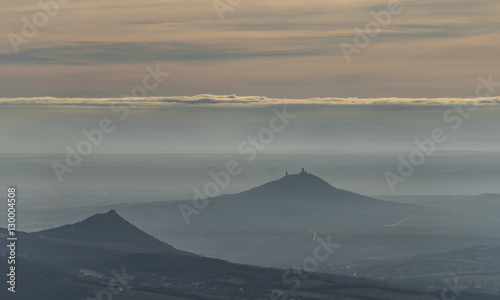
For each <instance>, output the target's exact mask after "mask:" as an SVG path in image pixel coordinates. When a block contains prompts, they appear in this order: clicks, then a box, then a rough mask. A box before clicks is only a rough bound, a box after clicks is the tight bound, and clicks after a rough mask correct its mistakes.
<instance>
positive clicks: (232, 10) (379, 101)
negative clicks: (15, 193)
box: [0, 0, 500, 195]
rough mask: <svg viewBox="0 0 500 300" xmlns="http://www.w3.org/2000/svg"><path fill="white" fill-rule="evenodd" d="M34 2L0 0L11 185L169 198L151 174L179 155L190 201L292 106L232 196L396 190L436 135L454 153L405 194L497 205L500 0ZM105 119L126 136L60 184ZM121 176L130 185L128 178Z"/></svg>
mask: <svg viewBox="0 0 500 300" xmlns="http://www.w3.org/2000/svg"><path fill="white" fill-rule="evenodd" d="M40 3H42V4H40ZM40 3H39V2H38V1H34V0H29V1H17V2H16V1H14V2H13V1H6V0H0V4H2V6H1V7H2V8H1V9H0V28H1V31H2V33H1V34H2V35H3V37H4V38H2V39H0V140H2V141H4V142H2V145H1V146H0V158H1V162H0V164H2V169H3V170H10V171H9V172H8V174H7V173H5V172H4V174H3V175H2V174H0V178H1V179H2V181H5V180H7V181H8V180H10V179H12V178H14V179H15V180H16V181H18V182H21V183H23V184H24V185H26V186H31V187H37V188H42V187H50V188H65V187H79V186H81V185H82V184H84V183H87V184H88V185H89V187H92V186H95V187H102V186H101V185H102V182H100V180H101V177H100V175H99V176H96V174H108V173H107V172H112V175H110V176H111V177H112V178H113V179H109V181H106V185H108V184H109V185H110V186H113V187H116V188H120V187H123V185H125V186H126V187H129V186H133V182H134V181H135V180H139V181H140V182H141V183H142V184H141V186H143V187H144V186H147V187H150V188H160V189H161V188H164V187H165V183H164V182H163V181H161V180H159V179H158V178H157V177H156V176H167V177H169V176H170V177H169V178H177V177H176V175H177V174H178V173H176V172H177V171H179V169H178V167H177V165H175V167H173V169H169V168H171V167H172V166H171V165H168V164H164V165H162V163H163V162H164V160H165V159H167V158H166V157H172V159H174V161H175V162H176V163H185V162H186V161H188V162H190V163H192V164H195V165H196V164H197V165H198V167H194V166H193V167H187V166H186V169H185V170H184V171H182V172H183V174H185V176H180V177H178V179H177V180H178V181H179V182H176V183H175V184H174V185H173V186H177V187H180V186H181V185H182V184H184V185H186V187H185V188H182V189H181V190H177V191H175V192H176V193H177V194H183V195H184V194H186V193H189V190H190V188H189V186H190V184H187V183H186V180H189V179H191V180H197V181H199V182H203V180H206V178H205V177H206V173H207V172H206V170H211V169H220V168H223V165H224V162H225V161H226V160H227V159H226V158H225V157H226V156H227V157H235V159H240V160H243V161H244V159H245V156H242V155H241V153H239V152H240V151H238V146H239V145H240V143H242V142H245V141H247V139H248V138H249V137H251V136H255V135H256V134H258V133H259V132H260V131H261V130H263V129H264V128H267V127H269V122H270V120H272V118H274V117H276V113H275V112H274V111H273V109H278V110H279V111H282V110H283V109H285V107H287V108H286V109H288V110H289V111H290V112H291V113H292V114H294V115H296V118H294V119H293V120H291V122H290V124H289V126H287V127H286V130H284V131H283V132H280V133H279V134H276V135H275V136H274V139H273V141H272V143H270V144H269V145H267V146H266V148H265V149H263V150H262V151H261V152H260V153H259V154H260V155H259V157H258V158H257V159H256V162H255V165H253V166H251V167H250V166H249V167H248V168H247V170H249V172H250V170H252V172H253V173H252V174H253V175H251V176H250V175H248V176H249V177H244V176H243V177H241V178H242V179H240V180H241V181H239V182H240V183H239V184H236V185H234V186H232V187H231V191H234V192H236V191H240V190H242V189H244V188H249V187H251V186H254V185H257V184H259V183H263V181H265V180H272V179H275V178H276V176H277V174H282V173H283V171H284V170H285V169H290V170H292V169H297V170H298V169H299V168H301V167H306V168H308V169H310V168H309V167H312V170H311V172H313V173H314V171H316V172H318V173H319V175H323V176H324V177H325V179H327V180H328V179H331V178H335V180H336V182H337V183H339V184H340V187H344V188H346V189H351V190H355V191H359V192H362V193H365V194H370V195H383V194H390V191H389V190H388V186H387V184H386V182H385V180H384V177H383V174H384V172H385V171H391V172H397V168H398V163H399V161H398V156H399V155H404V156H408V155H409V153H411V151H413V150H415V147H416V146H415V140H423V139H427V138H432V132H433V130H436V129H443V130H444V132H445V133H446V135H447V136H448V137H449V138H448V139H447V141H446V142H445V143H443V144H440V145H439V147H438V149H437V151H436V153H435V154H433V155H432V157H430V158H429V159H428V160H427V163H426V164H424V166H423V167H422V168H419V170H418V171H417V173H416V175H415V177H412V178H414V179H413V181H412V182H414V183H413V184H412V183H408V184H405V185H404V186H403V187H401V189H399V190H398V192H401V193H402V194H422V193H424V194H425V193H436V194H446V193H449V192H457V193H462V194H479V193H481V192H483V191H484V192H500V191H499V190H498V188H497V182H498V179H499V178H500V174H499V173H498V171H497V170H498V169H499V168H498V166H497V163H496V162H497V161H499V160H498V157H497V153H498V152H499V151H500V122H498V116H499V115H500V73H499V72H498V70H499V69H500V68H499V67H500V60H499V59H498V57H499V56H498V49H499V46H500V19H499V18H498V16H499V13H500V2H498V1H497V0H495V1H493V0H491V1H490V0H477V1H470V0H432V1H431V0H422V1H417V0H413V1H401V2H398V1H379V0H349V1H347V0H337V1H331V0H329V1H327V0H314V1H298V0H272V1H269V0H266V1H263V0H245V1H227V0H220V1H219V0H216V1H213V0H199V1H194V0H162V1H159V0H144V1H140V2H137V1H130V0H123V1H119V2H116V1H97V0H78V1H77V0H73V1H68V0H57V2H56V0H44V1H41V2H40ZM44 3H45V4H46V7H45V10H44V8H43V7H42V6H43V4H44ZM55 3H57V6H54V4H55ZM231 3H232V4H231ZM41 5H42V6H41ZM370 30H371V31H370ZM346 51H347V52H346ZM346 53H348V55H347V56H346ZM470 105H477V108H475V109H474V110H471V111H468V110H467V108H470ZM464 109H465V111H464ZM103 119H109V120H111V122H112V124H113V126H115V127H116V130H114V131H113V133H110V134H109V135H108V134H105V135H104V140H103V142H102V143H101V144H99V146H96V147H94V149H93V151H92V154H91V155H89V157H88V158H86V159H85V160H84V161H83V162H82V165H81V167H80V168H77V170H75V172H73V173H71V175H70V176H68V179H67V180H65V181H64V183H60V182H58V181H57V177H56V176H55V175H54V172H53V169H52V167H51V163H52V162H53V161H60V162H63V161H64V159H65V155H66V153H67V147H73V148H76V146H77V145H78V144H79V143H80V142H81V141H82V140H84V139H85V138H86V137H85V136H84V135H83V134H82V131H83V130H87V131H90V130H94V129H96V128H99V124H100V122H101V121H102V120H103ZM458 122H459V123H460V124H458ZM137 154H139V155H140V154H142V155H144V157H134V158H133V159H132V158H130V157H128V158H124V159H123V160H121V161H120V160H118V162H117V161H115V157H114V156H113V155H137ZM182 154H186V155H194V156H193V157H189V158H188V159H187V160H186V158H185V157H184V158H179V156H178V155H182ZM156 155H160V156H161V155H165V156H164V157H163V156H162V158H158V156H156ZM213 155H222V158H221V157H218V158H217V159H214V157H213ZM14 157H15V158H14ZM119 157H121V156H119ZM149 157H151V159H150V160H148V161H149V163H151V164H152V165H147V164H146V166H148V167H147V168H146V167H140V168H139V167H137V165H138V164H139V165H141V164H140V161H142V160H144V159H149ZM168 159H169V158H168ZM168 159H167V160H168ZM12 161H16V162H17V163H12ZM103 162H106V163H103ZM195 162H196V163H195ZM198 163H199V164H198ZM157 164H158V165H157ZM117 165H120V168H123V169H119V170H118V169H113V168H114V167H117ZM160 165H161V166H164V167H165V169H162V170H163V171H161V172H160V173H156V171H155V170H156V168H155V166H160ZM141 166H143V165H141ZM117 168H118V167H117ZM495 168H496V169H495ZM113 170H114V171H113ZM123 170H127V172H129V173H132V174H135V175H134V176H136V177H137V178H134V177H131V178H127V180H125V181H120V180H119V179H120V178H121V177H120V176H122V175H117V174H121V172H122V171H123ZM133 170H136V171H137V173H134V171H133ZM146 173H148V174H149V175H147V176H145V174H146ZM108 175H109V174H108ZM143 175H144V176H143ZM2 176H3V177H2ZM103 176H104V175H103ZM106 176H107V175H106ZM113 176H114V177H113ZM148 176H149V177H148ZM145 178H148V180H145ZM264 179H265V180H264ZM172 180H175V179H172ZM136 182H138V181H136ZM329 182H332V181H329ZM438 182H439V183H440V184H437V183H438ZM21 183H20V184H21ZM468 184H473V185H474V186H473V187H472V186H468ZM169 187H170V188H172V185H171V186H169ZM186 191H188V192H186Z"/></svg>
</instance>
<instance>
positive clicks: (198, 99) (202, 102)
mask: <svg viewBox="0 0 500 300" xmlns="http://www.w3.org/2000/svg"><path fill="white" fill-rule="evenodd" d="M126 104H137V105H139V106H140V107H144V108H148V107H151V108H162V107H193V106H198V107H200V106H205V107H242V108H244V107H265V106H278V105H290V106H292V105H293V106H343V107H347V106H356V107H358V106H360V107H375V108H376V107H400V108H404V107H410V108H411V107H442V106H454V105H464V104H468V105H478V106H495V107H500V97H487V98H478V99H472V98H355V97H352V98H337V97H321V98H320V97H317V98H307V99H291V98H270V97H261V96H237V95H234V94H232V95H210V94H201V95H195V96H171V97H145V98H140V97H137V98H135V97H129V98H55V97H32V98H0V105H11V106H50V107H54V106H80V107H81V106H83V107H100V106H109V105H126Z"/></svg>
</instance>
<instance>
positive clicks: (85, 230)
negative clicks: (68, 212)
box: [36, 210, 189, 254]
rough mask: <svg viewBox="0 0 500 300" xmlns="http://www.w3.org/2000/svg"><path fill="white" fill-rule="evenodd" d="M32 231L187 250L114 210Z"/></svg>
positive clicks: (115, 245)
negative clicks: (129, 220) (154, 235)
mask: <svg viewBox="0 0 500 300" xmlns="http://www.w3.org/2000/svg"><path fill="white" fill-rule="evenodd" d="M36 234H37V235H41V236H46V237H50V238H55V239H63V240H69V241H77V242H85V243H89V244H92V245H94V246H99V247H103V248H108V249H115V250H123V251H133V252H168V253H175V254H189V253H188V252H184V251H180V250H177V249H175V248H174V247H173V246H171V245H169V244H167V243H164V242H162V241H160V240H158V239H157V238H155V237H153V236H151V235H149V234H147V233H145V232H143V231H142V230H140V229H139V228H137V227H136V226H134V225H133V224H131V223H129V222H128V221H127V220H125V219H124V218H122V217H121V216H120V215H119V214H118V213H117V212H116V211H115V210H110V211H108V212H107V213H100V214H95V215H93V216H91V217H89V218H87V219H85V220H83V221H80V222H77V223H74V224H70V225H64V226H61V227H57V228H53V229H48V230H43V231H40V232H37V233H36Z"/></svg>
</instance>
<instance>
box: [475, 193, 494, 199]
mask: <svg viewBox="0 0 500 300" xmlns="http://www.w3.org/2000/svg"><path fill="white" fill-rule="evenodd" d="M476 198H477V199H479V200H500V194H491V193H490V194H486V193H485V194H481V195H478V196H476Z"/></svg>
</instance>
